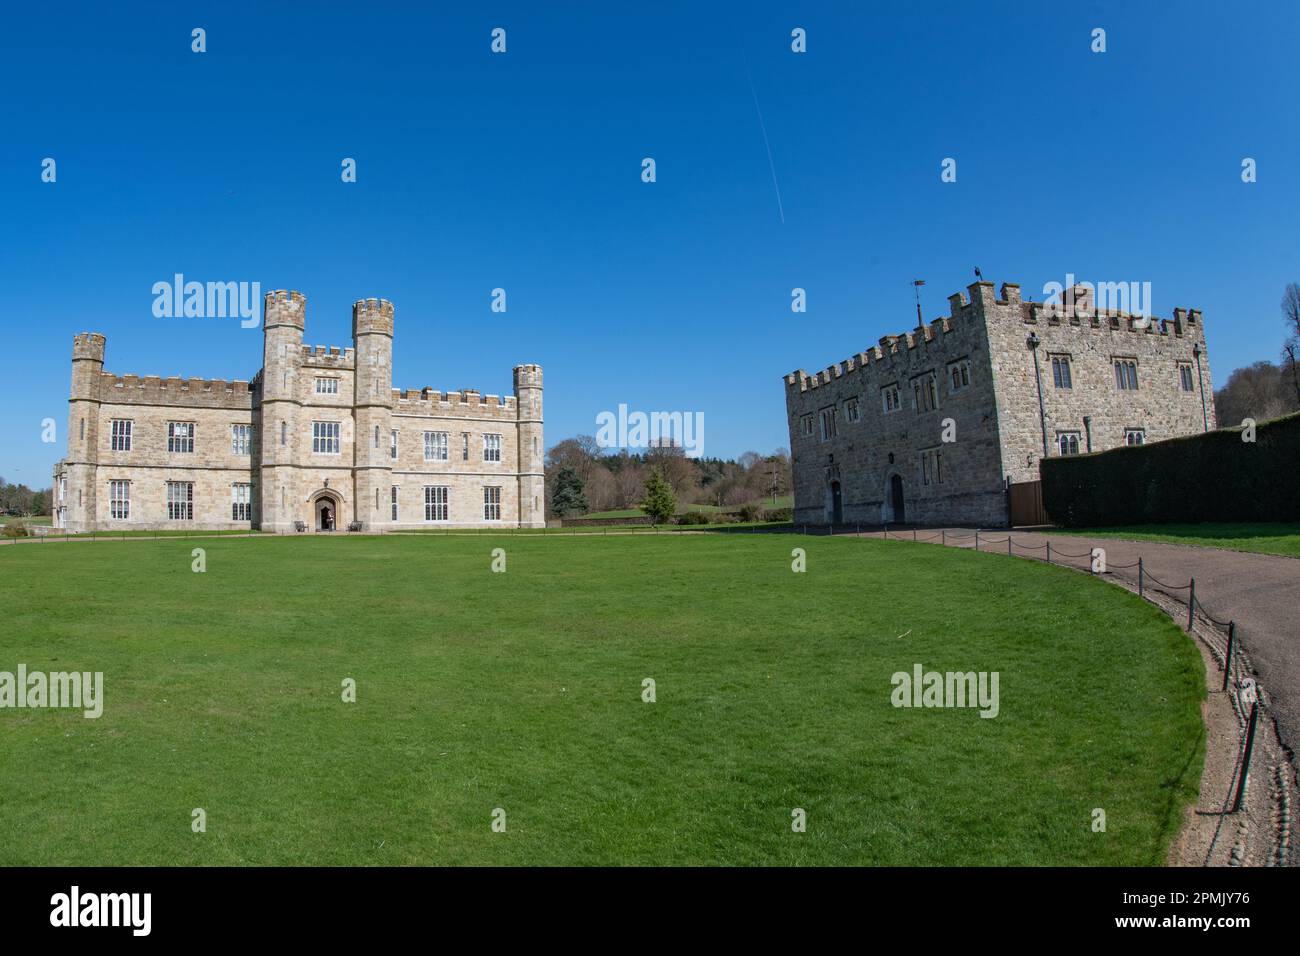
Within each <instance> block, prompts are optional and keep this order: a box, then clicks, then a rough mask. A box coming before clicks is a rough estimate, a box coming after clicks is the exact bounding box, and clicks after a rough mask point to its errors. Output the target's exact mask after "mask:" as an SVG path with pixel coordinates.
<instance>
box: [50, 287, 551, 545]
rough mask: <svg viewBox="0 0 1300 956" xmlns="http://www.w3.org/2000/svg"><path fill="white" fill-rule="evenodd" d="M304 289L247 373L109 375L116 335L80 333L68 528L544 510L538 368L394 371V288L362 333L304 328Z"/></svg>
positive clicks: (59, 505) (356, 321) (60, 485)
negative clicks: (409, 374)
mask: <svg viewBox="0 0 1300 956" xmlns="http://www.w3.org/2000/svg"><path fill="white" fill-rule="evenodd" d="M306 312H307V300H306V297H305V296H303V295H302V293H299V292H287V291H283V290H282V291H277V292H272V293H268V294H267V295H266V297H265V302H264V318H265V321H264V323H263V358H262V369H261V371H259V372H258V373H257V374H256V375H255V376H253V379H252V381H238V380H236V381H229V382H228V381H223V380H219V379H213V380H204V379H195V378H191V379H181V378H166V379H162V378H159V377H158V376H152V375H147V376H143V377H140V376H135V375H121V376H119V375H114V374H112V373H110V372H105V371H104V336H102V335H98V334H95V333H82V334H81V335H77V336H76V337H75V338H74V340H73V346H72V397H71V399H70V405H69V413H68V455H67V458H66V459H64V460H63V461H60V462H59V463H58V464H57V465H56V466H55V470H54V496H55V502H54V506H55V523H56V525H58V526H60V527H65V528H67V529H68V530H70V531H74V532H77V531H92V530H98V531H114V530H126V529H152V528H190V529H204V530H219V529H244V530H248V529H251V528H260V529H261V530H263V531H277V532H293V531H308V532H312V531H329V530H340V531H341V530H344V529H347V528H350V527H351V528H355V529H357V530H364V531H371V532H374V531H387V530H399V529H413V528H429V527H471V526H483V527H489V526H498V527H499V526H502V525H507V526H519V527H541V526H543V525H544V524H545V511H544V502H543V500H542V495H543V469H542V456H543V444H542V369H541V366H539V365H517V366H515V369H514V395H513V396H505V397H498V396H496V395H480V394H479V392H478V391H477V390H475V389H465V390H462V391H459V392H437V391H432V390H430V389H427V388H425V389H421V390H414V389H412V390H406V391H401V390H398V389H394V388H393V387H392V356H393V305H392V303H390V302H388V301H387V300H384V299H363V300H361V301H359V302H357V303H356V304H355V305H354V306H353V307H352V337H353V345H354V347H353V348H349V349H344V350H340V349H338V348H334V347H331V348H328V349H326V348H324V347H321V346H316V347H314V348H313V347H311V346H305V345H303V344H302V336H303V328H304V322H305V319H306Z"/></svg>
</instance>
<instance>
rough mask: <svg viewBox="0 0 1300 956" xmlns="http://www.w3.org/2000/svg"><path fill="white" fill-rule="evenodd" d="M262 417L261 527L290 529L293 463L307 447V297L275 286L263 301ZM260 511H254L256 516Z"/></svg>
mask: <svg viewBox="0 0 1300 956" xmlns="http://www.w3.org/2000/svg"><path fill="white" fill-rule="evenodd" d="M263 318H264V321H263V325H262V394H261V402H260V405H261V420H260V422H259V423H258V424H259V425H260V427H259V429H258V431H259V432H260V434H261V437H262V441H261V445H262V447H261V451H262V475H261V478H262V480H261V482H260V485H261V495H260V499H261V501H260V503H261V513H260V521H261V528H262V530H264V531H292V530H293V521H294V515H295V511H294V507H295V495H296V494H297V485H298V483H297V480H296V478H297V474H296V473H297V465H296V464H295V462H297V461H300V460H301V458H302V456H303V454H304V452H305V447H304V445H303V437H302V429H303V426H302V423H301V422H300V421H299V418H300V415H299V408H300V404H299V397H298V369H299V365H300V363H301V353H302V333H303V328H304V326H305V324H306V320H307V297H306V296H305V295H303V294H302V293H301V292H292V291H288V290H285V289H277V290H276V291H275V292H268V293H267V294H266V296H265V297H264V302H263ZM257 519H258V516H256V515H255V516H254V520H257Z"/></svg>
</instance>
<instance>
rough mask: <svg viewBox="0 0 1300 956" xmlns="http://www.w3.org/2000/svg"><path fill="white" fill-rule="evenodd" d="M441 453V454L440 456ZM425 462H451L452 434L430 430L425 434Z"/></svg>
mask: <svg viewBox="0 0 1300 956" xmlns="http://www.w3.org/2000/svg"><path fill="white" fill-rule="evenodd" d="M439 452H441V454H439ZM424 460H425V461H450V460H451V433H450V432H439V431H433V430H429V431H426V432H425V433H424Z"/></svg>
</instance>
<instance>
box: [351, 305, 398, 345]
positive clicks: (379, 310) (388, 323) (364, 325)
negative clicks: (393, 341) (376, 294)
mask: <svg viewBox="0 0 1300 956" xmlns="http://www.w3.org/2000/svg"><path fill="white" fill-rule="evenodd" d="M392 334H393V303H391V302H389V301H388V300H387V299H358V300H357V301H356V302H354V303H353V304H352V337H353V338H356V337H357V336H358V335H388V336H391V335H392Z"/></svg>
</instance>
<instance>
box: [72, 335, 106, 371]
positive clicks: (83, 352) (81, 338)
mask: <svg viewBox="0 0 1300 956" xmlns="http://www.w3.org/2000/svg"><path fill="white" fill-rule="evenodd" d="M104 342H105V339H104V336H103V335H101V334H100V333H98V332H82V333H81V334H79V335H74V336H73V337H72V360H73V361H74V362H79V361H80V362H99V363H101V364H103V361H104Z"/></svg>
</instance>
